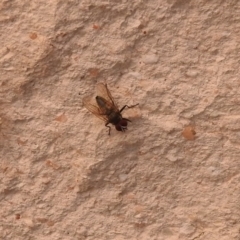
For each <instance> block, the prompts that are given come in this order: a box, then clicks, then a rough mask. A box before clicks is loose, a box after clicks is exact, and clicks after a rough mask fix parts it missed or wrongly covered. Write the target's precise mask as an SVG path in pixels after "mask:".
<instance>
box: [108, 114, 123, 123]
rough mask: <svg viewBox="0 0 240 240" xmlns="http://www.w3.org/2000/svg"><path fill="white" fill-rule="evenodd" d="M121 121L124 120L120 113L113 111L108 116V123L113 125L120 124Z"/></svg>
mask: <svg viewBox="0 0 240 240" xmlns="http://www.w3.org/2000/svg"><path fill="white" fill-rule="evenodd" d="M121 120H122V115H121V113H119V112H115V111H111V112H110V114H109V115H108V121H109V123H112V124H113V125H116V124H119V122H121Z"/></svg>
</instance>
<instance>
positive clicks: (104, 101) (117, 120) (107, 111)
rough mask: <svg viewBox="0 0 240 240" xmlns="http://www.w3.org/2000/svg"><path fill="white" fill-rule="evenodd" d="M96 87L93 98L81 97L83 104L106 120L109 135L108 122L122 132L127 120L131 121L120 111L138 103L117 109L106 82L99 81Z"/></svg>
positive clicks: (125, 127)
mask: <svg viewBox="0 0 240 240" xmlns="http://www.w3.org/2000/svg"><path fill="white" fill-rule="evenodd" d="M96 89H97V96H96V97H95V99H93V98H92V97H85V98H84V99H83V104H84V106H85V107H86V108H87V109H88V110H89V111H90V112H91V113H93V114H94V115H96V116H97V117H99V118H101V119H102V120H104V121H105V122H106V124H105V126H106V127H108V128H109V135H110V131H111V127H110V126H108V124H109V123H111V124H113V125H114V126H115V128H116V130H118V131H122V132H124V131H125V130H126V129H127V125H128V122H131V121H130V120H129V119H127V118H123V117H122V114H121V112H122V111H123V110H124V109H125V108H126V107H127V108H133V107H135V106H137V105H138V104H136V105H133V106H128V105H125V106H123V107H122V108H121V109H120V110H119V109H118V107H117V105H116V103H115V102H114V100H113V97H112V95H111V93H110V91H109V90H108V88H107V84H103V83H99V84H98V85H97V87H96Z"/></svg>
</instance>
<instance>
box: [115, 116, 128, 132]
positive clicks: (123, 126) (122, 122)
mask: <svg viewBox="0 0 240 240" xmlns="http://www.w3.org/2000/svg"><path fill="white" fill-rule="evenodd" d="M127 125H128V122H127V120H125V119H121V120H120V121H119V122H118V124H116V125H115V128H116V130H117V131H121V132H125V130H127Z"/></svg>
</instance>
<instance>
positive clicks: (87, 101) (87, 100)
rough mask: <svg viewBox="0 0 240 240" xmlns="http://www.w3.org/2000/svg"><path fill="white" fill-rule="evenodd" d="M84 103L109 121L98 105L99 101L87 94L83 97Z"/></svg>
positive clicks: (97, 114)
mask: <svg viewBox="0 0 240 240" xmlns="http://www.w3.org/2000/svg"><path fill="white" fill-rule="evenodd" d="M83 105H84V107H85V108H87V110H88V111H89V112H91V113H93V114H94V115H95V116H96V117H98V118H100V119H102V120H103V121H105V122H106V121H108V118H107V116H106V115H104V114H102V111H101V109H100V108H99V107H98V105H97V102H96V100H95V99H93V98H92V97H91V96H86V97H84V98H83Z"/></svg>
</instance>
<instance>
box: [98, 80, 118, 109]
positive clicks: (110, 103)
mask: <svg viewBox="0 0 240 240" xmlns="http://www.w3.org/2000/svg"><path fill="white" fill-rule="evenodd" d="M96 91H97V96H100V97H102V98H104V99H105V100H106V102H105V105H106V107H107V108H108V109H114V110H115V111H119V109H118V106H117V104H116V103H115V102H114V99H113V97H112V94H111V93H110V91H109V89H108V87H107V84H103V83H98V84H97V86H96Z"/></svg>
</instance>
